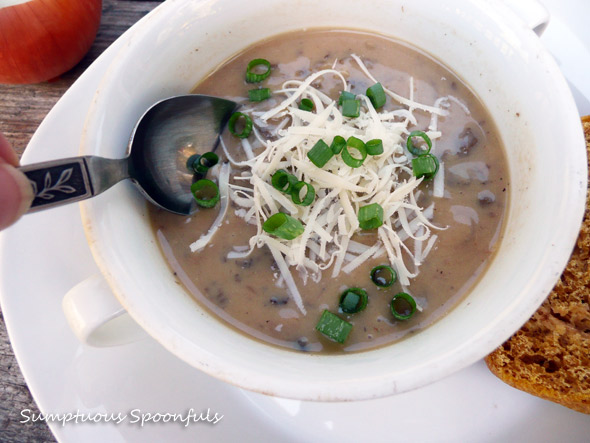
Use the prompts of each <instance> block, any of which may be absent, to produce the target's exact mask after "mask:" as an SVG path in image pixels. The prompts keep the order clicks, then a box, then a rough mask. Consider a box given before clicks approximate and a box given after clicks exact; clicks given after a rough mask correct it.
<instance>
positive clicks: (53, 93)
mask: <svg viewBox="0 0 590 443" xmlns="http://www.w3.org/2000/svg"><path fill="white" fill-rule="evenodd" d="M161 2H162V1H161V0H151V1H150V0H147V1H145V0H142V1H140V0H103V7H102V19H101V24H100V28H99V30H98V35H97V37H96V40H95V42H94V44H93V46H92V48H91V49H90V51H89V53H88V54H87V55H86V56H85V57H84V59H83V60H82V61H81V62H80V63H79V64H78V65H77V66H76V67H74V68H73V69H72V70H70V71H69V72H67V73H65V74H63V75H62V76H61V77H60V78H59V79H57V80H54V81H52V82H46V83H42V84H38V85H0V132H2V133H4V135H5V136H6V137H7V138H8V140H9V141H10V143H11V144H12V146H13V148H14V149H15V150H16V151H17V153H18V154H19V156H20V155H22V153H23V151H24V150H25V148H26V147H27V144H28V143H29V140H30V139H31V137H32V135H33V133H34V132H35V131H36V130H37V127H38V126H39V124H40V123H41V121H42V120H43V118H44V117H45V116H46V115H47V113H48V112H49V111H50V110H51V108H52V107H53V106H54V105H55V103H56V102H57V101H58V100H59V99H60V97H61V96H62V95H63V94H64V92H66V90H67V89H68V88H69V87H70V86H71V85H72V83H74V81H75V80H76V79H77V78H78V77H79V76H80V75H81V74H82V73H83V72H84V70H85V69H86V68H88V66H89V65H90V64H91V63H92V62H93V61H94V60H95V59H96V58H97V57H98V56H99V55H100V54H101V53H102V52H103V51H104V50H105V49H106V48H107V47H108V46H109V45H110V44H111V43H112V42H113V41H115V40H116V39H117V37H119V36H120V35H121V34H122V33H123V32H124V31H126V30H127V29H128V28H129V27H130V26H131V25H133V24H134V23H135V22H137V20H139V19H140V18H141V17H143V16H144V15H145V14H147V13H148V12H149V11H151V10H152V9H154V8H155V7H156V6H158V5H159V4H160V3H161ZM23 409H30V410H31V411H34V413H36V414H38V413H39V410H38V408H37V406H36V405H35V402H34V400H33V398H32V397H31V394H30V392H29V389H28V388H27V385H26V383H25V380H24V379H23V376H22V374H21V371H20V369H19V367H18V364H17V362H16V360H15V357H14V353H13V351H12V348H11V346H10V342H9V339H8V336H7V333H6V327H5V326H4V318H3V316H2V313H1V312H0V442H2V443H10V442H19V443H20V442H54V441H55V438H54V437H53V435H52V434H51V431H50V430H49V428H48V427H47V425H46V424H45V423H44V422H41V421H38V422H36V423H34V424H31V423H27V424H21V423H20V420H21V419H22V417H21V415H20V411H22V410H23Z"/></svg>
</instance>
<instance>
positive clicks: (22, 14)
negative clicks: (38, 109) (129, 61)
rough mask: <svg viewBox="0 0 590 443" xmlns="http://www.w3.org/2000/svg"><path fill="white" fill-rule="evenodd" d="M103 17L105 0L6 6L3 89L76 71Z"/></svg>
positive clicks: (0, 43) (38, 0)
mask: <svg viewBox="0 0 590 443" xmlns="http://www.w3.org/2000/svg"><path fill="white" fill-rule="evenodd" d="M101 12H102V0H0V83H10V84H14V83H39V82H42V81H45V80H50V79H53V78H55V77H57V76H59V75H61V74H63V73H64V72H66V71H67V70H69V69H71V68H72V67H74V66H75V65H76V64H77V63H78V62H79V61H80V60H81V59H82V57H83V56H84V55H85V54H86V53H87V52H88V50H89V49H90V46H91V45H92V42H93V41H94V39H95V38H96V33H97V31H98V26H99V24H100V16H101Z"/></svg>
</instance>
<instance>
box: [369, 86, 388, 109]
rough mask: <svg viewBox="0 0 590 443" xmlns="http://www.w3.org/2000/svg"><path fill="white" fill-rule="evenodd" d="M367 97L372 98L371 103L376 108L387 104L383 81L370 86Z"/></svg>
mask: <svg viewBox="0 0 590 443" xmlns="http://www.w3.org/2000/svg"><path fill="white" fill-rule="evenodd" d="M367 97H369V100H371V103H372V104H373V106H374V107H375V109H379V108H380V107H381V106H383V105H384V104H385V101H386V97H385V91H384V90H383V86H381V83H375V84H374V85H373V86H371V87H370V88H368V89H367Z"/></svg>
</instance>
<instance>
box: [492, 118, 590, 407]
mask: <svg viewBox="0 0 590 443" xmlns="http://www.w3.org/2000/svg"><path fill="white" fill-rule="evenodd" d="M582 125H583V127H584V134H585V136H586V148H587V149H588V158H589V160H588V161H589V178H590V116H586V117H582ZM485 360H486V363H487V365H488V367H489V368H490V370H491V371H492V373H494V374H495V375H496V376H498V377H499V378H500V379H501V380H503V381H504V382H506V383H508V384H509V385H511V386H513V387H515V388H517V389H520V390H523V391H525V392H528V393H530V394H533V395H536V396H538V397H541V398H544V399H547V400H551V401H554V402H556V403H559V404H562V405H563V406H566V407H568V408H571V409H575V410H576V411H579V412H583V413H585V414H590V193H589V194H588V196H587V198H586V212H585V214H584V222H583V224H582V229H581V231H580V235H579V236H578V240H577V243H576V246H575V249H574V251H573V253H572V256H571V258H570V261H569V263H568V265H567V267H566V269H565V271H564V272H563V274H562V276H561V279H560V280H559V281H558V283H557V284H556V285H555V288H553V291H552V292H551V293H550V294H549V296H548V297H547V299H546V300H545V302H544V303H543V304H542V305H541V307H540V308H539V309H538V310H537V312H536V313H535V314H534V315H533V316H532V318H531V319H530V320H529V321H528V322H527V323H526V324H525V325H524V326H523V327H522V328H521V329H520V330H519V331H518V332H516V334H514V335H513V336H512V337H511V338H510V339H509V340H508V341H506V342H505V343H504V344H503V345H502V346H500V347H499V348H498V349H496V350H495V351H494V352H493V353H491V354H490V355H489V356H487V357H486V359H485Z"/></svg>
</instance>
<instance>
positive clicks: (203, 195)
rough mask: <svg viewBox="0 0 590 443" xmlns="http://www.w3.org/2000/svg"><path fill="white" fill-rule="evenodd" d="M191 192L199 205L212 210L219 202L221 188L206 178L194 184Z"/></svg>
mask: <svg viewBox="0 0 590 443" xmlns="http://www.w3.org/2000/svg"><path fill="white" fill-rule="evenodd" d="M191 192H192V194H193V197H194V198H195V201H196V202H197V205H199V206H200V207H202V208H212V207H213V206H215V205H216V204H217V202H218V201H219V188H218V187H217V185H216V184H215V183H213V182H212V181H211V180H208V179H206V178H203V179H201V180H197V181H196V182H194V183H193V184H192V185H191Z"/></svg>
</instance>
